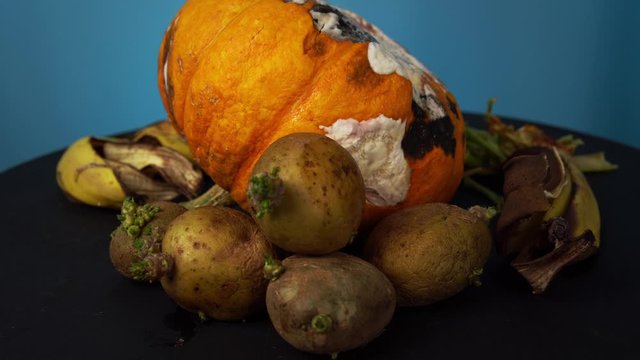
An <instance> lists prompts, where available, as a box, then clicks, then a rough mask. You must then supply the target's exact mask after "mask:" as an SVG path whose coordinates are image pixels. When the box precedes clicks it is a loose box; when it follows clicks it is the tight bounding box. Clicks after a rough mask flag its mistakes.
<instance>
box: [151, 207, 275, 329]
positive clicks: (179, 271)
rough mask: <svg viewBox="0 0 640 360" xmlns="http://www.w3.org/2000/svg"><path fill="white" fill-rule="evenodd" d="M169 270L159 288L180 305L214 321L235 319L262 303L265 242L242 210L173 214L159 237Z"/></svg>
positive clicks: (210, 209)
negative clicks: (163, 233) (165, 230)
mask: <svg viewBox="0 0 640 360" xmlns="http://www.w3.org/2000/svg"><path fill="white" fill-rule="evenodd" d="M162 251H163V253H164V255H166V256H169V257H170V258H171V259H172V260H173V269H172V271H170V272H169V273H168V274H166V275H165V276H164V277H163V278H162V279H161V284H162V287H163V288H164V290H165V292H166V293H167V295H169V297H171V298H172V299H173V300H174V301H175V302H176V303H178V305H180V306H181V307H183V308H185V309H187V310H189V311H193V312H200V313H203V314H204V315H206V316H208V317H210V318H213V319H216V320H241V319H246V318H247V317H248V316H250V315H251V314H253V313H254V312H256V311H257V310H259V309H260V308H263V307H264V294H265V291H266V288H267V283H268V281H267V280H266V279H265V278H264V276H263V265H264V259H265V257H272V256H274V254H273V251H272V248H271V244H269V242H268V241H267V239H266V238H265V237H264V235H263V234H262V232H261V231H260V229H259V228H258V226H257V225H256V224H255V222H254V221H253V220H252V219H251V218H250V217H249V216H247V215H245V214H244V213H241V212H239V211H237V210H233V209H229V208H225V207H213V206H206V207H201V208H196V209H193V210H189V211H187V212H185V213H184V214H182V215H181V216H179V217H177V218H176V219H175V220H174V221H173V222H172V223H171V226H170V227H169V229H167V232H166V234H165V236H164V240H163V242H162Z"/></svg>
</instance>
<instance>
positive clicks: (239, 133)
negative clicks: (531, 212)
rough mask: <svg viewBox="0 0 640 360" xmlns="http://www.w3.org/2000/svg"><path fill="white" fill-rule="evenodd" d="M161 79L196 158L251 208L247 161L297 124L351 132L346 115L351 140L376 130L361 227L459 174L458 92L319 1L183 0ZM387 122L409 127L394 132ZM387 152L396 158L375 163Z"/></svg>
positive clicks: (439, 189)
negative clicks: (386, 162) (383, 141)
mask: <svg viewBox="0 0 640 360" xmlns="http://www.w3.org/2000/svg"><path fill="white" fill-rule="evenodd" d="M314 19H315V21H314ZM336 19H340V20H343V22H344V21H346V22H348V23H349V24H350V27H349V28H340V27H339V26H338V25H336V24H337V23H338V22H337V21H335V20H336ZM354 28H355V29H356V31H353V29H354ZM336 34H337V35H336ZM394 56H396V57H394ZM389 59H391V60H389ZM398 64H405V65H406V64H412V65H411V66H408V67H402V66H401V65H398ZM394 66H395V68H394ZM407 69H408V70H407ZM158 86H159V88H160V94H161V97H162V100H163V103H164V106H165V109H166V111H167V113H168V116H169V118H170V119H171V121H172V123H173V124H174V126H175V127H176V128H177V129H178V131H180V132H181V133H183V134H184V135H185V137H186V138H187V141H188V142H189V146H190V149H191V151H192V153H193V155H194V158H195V159H196V161H197V162H198V163H199V164H200V166H201V167H202V168H203V169H204V170H205V171H206V172H207V173H208V174H209V175H210V176H211V178H212V179H213V180H214V181H215V182H216V183H217V184H219V185H220V186H222V187H223V188H225V189H227V190H229V191H230V192H231V194H232V196H233V198H234V199H235V200H236V201H237V202H238V203H239V204H240V205H241V206H242V207H243V208H245V209H249V205H248V202H247V200H246V187H247V183H248V180H249V176H250V174H251V170H252V169H253V166H254V164H255V163H256V161H257V160H258V158H259V157H260V155H261V154H262V152H263V151H264V150H265V149H266V148H267V146H268V145H269V144H271V143H272V142H274V141H275V140H277V139H278V138H280V137H282V136H284V135H287V134H290V133H294V132H315V133H320V134H324V135H327V136H330V137H332V136H333V135H336V134H337V135H336V136H340V134H343V135H344V131H345V127H344V126H346V125H345V124H347V123H349V121H350V123H349V124H350V125H349V126H352V127H353V128H354V130H353V132H352V135H349V136H347V137H346V140H344V142H345V143H341V144H342V145H343V146H345V147H346V145H348V143H349V141H352V140H354V139H355V138H357V137H358V136H361V137H362V138H367V139H368V138H371V139H373V140H367V141H369V143H366V144H360V148H358V147H355V148H354V149H352V150H353V153H352V155H354V157H357V156H361V159H360V160H361V162H359V165H361V164H362V166H361V170H362V169H363V167H367V166H369V165H370V164H374V165H371V166H373V168H372V169H369V170H370V171H363V175H364V174H367V173H368V174H369V175H368V177H367V176H365V185H367V182H368V181H369V183H370V184H371V189H369V188H368V190H370V193H371V194H372V197H371V198H369V197H368V198H367V199H368V201H367V205H366V207H365V214H364V216H363V223H364V224H365V225H371V224H373V223H374V222H375V221H377V220H378V219H379V218H381V217H382V216H384V215H386V214H388V213H390V212H392V211H394V210H397V209H400V208H404V207H408V206H413V205H417V204H421V203H425V202H448V201H450V199H451V198H452V196H453V194H454V192H455V191H456V189H457V187H458V185H459V183H460V180H461V178H462V173H463V160H464V159H463V157H464V140H463V132H464V120H463V118H462V114H461V112H460V109H459V107H458V105H457V103H456V101H455V98H454V97H453V95H452V94H451V93H450V92H449V91H448V90H447V89H446V88H445V87H444V85H443V84H442V83H441V82H440V81H439V80H438V79H437V78H435V77H434V76H433V75H432V74H431V73H430V72H429V71H428V70H427V69H426V68H424V67H423V65H422V64H420V63H419V62H417V60H415V59H414V58H413V57H411V56H410V55H409V54H407V53H406V52H405V51H404V50H403V49H402V48H400V47H398V46H397V45H396V44H395V43H393V41H392V40H390V39H388V38H387V37H386V36H385V35H384V34H382V33H381V32H380V31H379V30H378V29H377V28H375V27H374V26H373V25H371V24H369V23H367V22H366V21H364V20H362V19H361V18H359V17H358V16H357V15H355V14H352V13H350V12H348V11H345V10H341V9H339V10H338V9H335V8H332V7H329V6H328V5H324V4H323V3H316V2H315V1H313V0H308V1H283V0H251V1H248V0H189V1H187V2H186V3H185V4H184V6H183V7H182V9H181V10H180V11H179V12H178V14H177V15H176V17H175V18H174V20H173V22H172V23H171V25H170V26H169V28H168V29H167V31H166V32H165V36H164V39H163V42H162V45H161V48H160V56H159V62H158ZM376 119H377V120H376ZM338 120H345V121H343V122H338ZM343 125H344V126H343ZM386 128H389V129H395V130H396V132H395V133H396V134H397V131H401V132H402V133H401V134H402V136H401V137H399V138H398V137H396V138H394V139H392V140H389V138H391V136H390V135H388V134H390V133H391V132H389V133H386V130H385V129H386ZM372 129H373V130H372ZM398 129H400V130H398ZM367 131H368V132H367ZM367 136H368V137H367ZM376 139H387V140H388V141H392V142H390V143H386V145H385V144H383V143H382V142H381V141H382V140H380V141H378V140H376ZM334 140H337V139H335V138H334ZM363 141H364V140H363ZM338 142H340V141H338ZM371 147H373V148H375V149H377V150H375V151H370V152H369V153H368V152H367V150H366V149H370V148H371ZM390 149H394V150H390ZM398 149H401V151H402V153H401V154H400V156H399V157H398V153H397V152H398V151H399V150H398ZM379 151H383V155H384V152H385V151H387V152H388V153H386V155H385V156H387V157H388V158H389V159H391V158H394V159H395V160H393V161H394V162H393V164H392V165H389V164H391V160H389V161H388V163H389V164H386V165H385V164H383V165H380V166H379V164H381V162H384V161H386V160H385V158H384V156H382V157H381V155H380V152H379ZM363 154H364V155H363ZM376 154H377V155H376ZM394 155H395V156H394ZM376 156H377V157H376ZM356 160H358V159H356ZM376 164H378V165H376ZM375 166H378V167H375ZM385 166H386V167H385ZM365 170H366V169H365ZM398 174H402V176H398ZM386 176H388V177H389V179H388V180H389V181H387V182H385V177H386ZM390 184H391V185H390ZM397 184H400V185H397ZM367 186H368V185H367ZM392 188H397V189H392ZM398 189H400V190H398ZM381 194H382V195H381ZM370 199H371V201H370ZM376 199H377V200H376Z"/></svg>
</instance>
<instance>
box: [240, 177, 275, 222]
mask: <svg viewBox="0 0 640 360" xmlns="http://www.w3.org/2000/svg"><path fill="white" fill-rule="evenodd" d="M279 172H280V168H278V167H274V168H273V169H272V170H271V172H268V173H267V172H264V173H262V174H259V175H254V176H252V177H251V179H250V180H249V187H248V189H247V198H248V199H249V202H250V203H251V207H252V208H253V210H254V212H255V216H256V218H258V219H260V218H262V217H263V216H264V215H266V214H268V213H269V212H271V211H272V210H273V209H274V208H275V207H276V206H278V204H279V203H280V201H281V200H282V194H284V184H283V182H282V179H280V177H279V176H278V173H279Z"/></svg>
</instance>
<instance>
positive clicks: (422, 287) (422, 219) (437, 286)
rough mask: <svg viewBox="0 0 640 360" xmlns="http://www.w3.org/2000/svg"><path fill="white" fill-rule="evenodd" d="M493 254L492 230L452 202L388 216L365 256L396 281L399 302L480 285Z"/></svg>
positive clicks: (420, 300)
mask: <svg viewBox="0 0 640 360" xmlns="http://www.w3.org/2000/svg"><path fill="white" fill-rule="evenodd" d="M490 252H491V234H490V232H489V228H488V227H487V225H486V223H485V221H484V220H483V219H481V218H480V217H479V216H477V215H476V214H474V213H471V212H469V211H467V210H464V209H461V208H459V207H457V206H454V205H449V204H439V203H432V204H425V205H421V206H417V207H413V208H406V209H403V210H400V211H398V212H395V213H393V214H392V215H390V216H388V217H386V218H384V219H383V220H382V221H381V222H379V223H378V225H376V227H375V228H374V229H373V231H372V232H371V234H370V235H369V238H368V239H367V242H366V244H365V247H364V256H363V257H364V259H366V260H367V261H370V262H371V263H372V264H374V265H375V266H376V267H378V269H380V270H381V271H382V272H383V273H384V274H385V275H387V277H388V278H389V280H391V282H392V283H393V285H394V287H395V289H396V292H397V295H398V305H400V306H419V305H427V304H431V303H433V302H436V301H439V300H443V299H446V298H448V297H450V296H453V295H455V294H457V293H458V292H460V291H462V290H463V289H464V288H466V287H467V286H468V285H469V284H470V283H477V282H478V277H479V275H480V274H481V273H482V267H483V266H484V264H485V263H486V261H487V259H488V257H489V254H490Z"/></svg>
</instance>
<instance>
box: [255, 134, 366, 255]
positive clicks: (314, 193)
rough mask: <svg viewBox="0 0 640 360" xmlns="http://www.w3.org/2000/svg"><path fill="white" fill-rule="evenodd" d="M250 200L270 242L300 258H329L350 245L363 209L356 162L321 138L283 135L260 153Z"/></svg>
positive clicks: (338, 147)
mask: <svg viewBox="0 0 640 360" xmlns="http://www.w3.org/2000/svg"><path fill="white" fill-rule="evenodd" d="M252 174H253V177H252V180H251V182H250V185H249V189H248V196H249V198H250V200H251V202H252V203H253V206H254V209H255V210H256V216H255V217H256V221H257V222H258V224H259V225H260V227H261V228H262V230H263V231H264V233H265V234H266V235H267V238H268V239H269V240H270V241H271V242H272V243H273V244H275V245H277V246H279V247H280V248H282V249H284V250H287V251H290V252H294V253H298V254H328V253H330V252H333V251H336V250H339V249H341V248H343V247H344V246H345V245H347V244H348V243H349V241H350V240H351V239H352V237H353V236H354V235H355V233H356V231H357V229H358V226H359V225H360V220H361V218H362V212H363V209H364V201H365V193H364V191H365V190H364V181H363V179H362V175H361V174H360V170H359V168H358V165H357V164H356V162H355V160H354V159H353V157H351V155H350V154H349V153H348V152H347V151H346V150H345V149H344V148H343V147H342V146H340V145H339V144H338V143H337V142H335V141H334V140H331V139H330V138H328V137H326V136H322V135H318V134H311V133H296V134H291V135H288V136H285V137H283V138H281V139H279V140H277V141H276V142H274V143H273V144H271V145H270V146H269V147H268V148H267V150H266V151H265V152H264V154H262V156H261V157H260V159H259V160H258V162H257V163H256V165H255V167H254V168H253V173H252Z"/></svg>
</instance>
